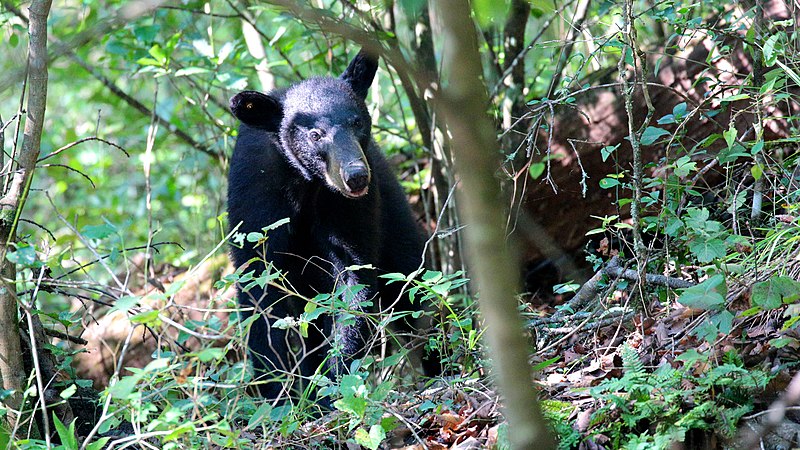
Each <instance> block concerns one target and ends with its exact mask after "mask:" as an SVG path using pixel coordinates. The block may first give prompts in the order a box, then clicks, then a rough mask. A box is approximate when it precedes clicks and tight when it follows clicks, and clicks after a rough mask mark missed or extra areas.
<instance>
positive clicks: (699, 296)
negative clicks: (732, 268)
mask: <svg viewBox="0 0 800 450" xmlns="http://www.w3.org/2000/svg"><path fill="white" fill-rule="evenodd" d="M727 293H728V286H727V285H726V284H725V277H724V276H722V275H714V276H713V277H711V278H708V279H707V280H705V281H703V282H702V283H700V284H698V285H697V286H692V287H690V288H686V289H684V291H683V293H682V294H681V295H680V297H678V303H680V304H682V305H684V306H686V307H689V308H694V309H705V310H713V311H716V310H720V309H722V307H723V306H724V305H725V295H727Z"/></svg>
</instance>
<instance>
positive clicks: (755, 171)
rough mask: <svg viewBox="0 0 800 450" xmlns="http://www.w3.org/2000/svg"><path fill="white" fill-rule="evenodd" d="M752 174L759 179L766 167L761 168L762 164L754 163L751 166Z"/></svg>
mask: <svg viewBox="0 0 800 450" xmlns="http://www.w3.org/2000/svg"><path fill="white" fill-rule="evenodd" d="M750 174H751V175H753V178H754V179H755V180H756V181H758V180H759V179H761V175H763V174H764V169H762V168H761V164H753V165H752V166H751V167H750Z"/></svg>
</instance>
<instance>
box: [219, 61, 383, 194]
mask: <svg viewBox="0 0 800 450" xmlns="http://www.w3.org/2000/svg"><path fill="white" fill-rule="evenodd" d="M377 69H378V61H377V60H376V59H375V58H373V57H370V56H368V55H367V54H365V53H364V52H363V51H361V52H360V53H359V54H358V55H357V56H356V57H355V58H354V59H353V61H351V62H350V65H349V66H348V67H347V69H346V70H345V71H344V73H343V74H342V75H341V76H340V77H339V78H310V79H308V80H305V81H302V82H300V83H298V84H296V85H294V86H292V87H290V88H288V89H287V90H285V91H283V92H281V93H277V94H276V93H272V94H263V93H261V92H257V91H244V92H241V93H239V94H237V95H235V96H234V97H233V98H232V99H231V105H230V107H231V111H232V112H233V114H234V115H235V116H236V117H237V118H238V119H239V120H240V121H241V122H242V123H244V124H246V125H248V126H251V127H256V128H261V129H264V130H267V131H269V132H274V133H279V135H280V143H281V145H280V147H281V151H282V153H283V154H284V156H285V157H286V159H287V161H288V162H289V164H291V165H292V166H293V167H294V168H295V169H297V171H298V172H300V174H301V175H302V176H303V177H304V178H305V179H306V180H309V181H311V180H314V179H317V180H320V181H322V182H324V183H325V185H326V186H328V187H329V188H330V189H332V190H333V191H335V192H338V193H341V194H342V195H344V196H346V197H349V198H359V197H362V196H364V195H366V194H367V191H368V189H369V184H370V176H371V175H370V167H369V161H367V157H366V155H365V149H366V148H367V146H369V145H370V141H371V134H370V128H371V120H370V116H369V112H368V111H367V107H366V104H365V102H364V101H365V99H366V96H367V91H368V90H369V86H370V85H371V84H372V80H373V79H374V78H375V72H376V71H377Z"/></svg>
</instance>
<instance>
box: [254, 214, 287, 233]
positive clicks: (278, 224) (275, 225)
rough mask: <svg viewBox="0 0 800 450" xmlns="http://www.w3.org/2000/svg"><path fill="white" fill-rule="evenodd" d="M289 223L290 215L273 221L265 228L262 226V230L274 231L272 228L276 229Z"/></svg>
mask: <svg viewBox="0 0 800 450" xmlns="http://www.w3.org/2000/svg"><path fill="white" fill-rule="evenodd" d="M287 223H289V218H288V217H286V218H283V219H281V220H278V221H276V222H273V223H271V224H269V225H267V226H265V227H264V228H262V229H261V230H262V231H264V233H266V232H267V231H272V230H274V229H276V228H278V227H281V226H283V225H286V224H287Z"/></svg>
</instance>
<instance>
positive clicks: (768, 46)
mask: <svg viewBox="0 0 800 450" xmlns="http://www.w3.org/2000/svg"><path fill="white" fill-rule="evenodd" d="M782 34H783V32H782V31H781V32H778V33H775V34H773V35H772V36H770V37H769V38H768V39H767V42H765V43H764V49H763V54H764V66H765V67H771V66H774V65H775V63H776V62H777V61H778V56H779V55H780V54H781V53H782V51H781V50H782V47H783V45H781V42H780V41H779V39H780V38H781V35H782Z"/></svg>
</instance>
